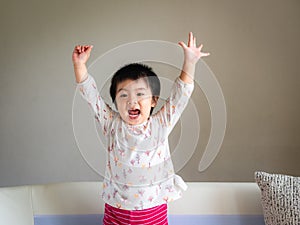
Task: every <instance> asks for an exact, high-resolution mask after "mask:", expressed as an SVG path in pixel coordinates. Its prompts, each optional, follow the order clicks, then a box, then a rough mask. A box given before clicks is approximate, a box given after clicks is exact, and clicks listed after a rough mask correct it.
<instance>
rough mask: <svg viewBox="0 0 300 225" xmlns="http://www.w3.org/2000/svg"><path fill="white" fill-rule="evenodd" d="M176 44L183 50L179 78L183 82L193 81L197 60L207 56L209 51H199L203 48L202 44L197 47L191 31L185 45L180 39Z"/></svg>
mask: <svg viewBox="0 0 300 225" xmlns="http://www.w3.org/2000/svg"><path fill="white" fill-rule="evenodd" d="M178 44H179V45H180V46H181V47H182V49H183V52H184V62H183V66H182V71H181V74H180V79H181V80H182V81H183V82H185V83H193V81H194V75H195V67H196V64H197V62H198V60H199V59H200V58H201V57H204V56H208V55H209V53H204V52H202V51H201V50H202V48H203V45H202V44H201V45H200V46H199V47H197V45H196V37H194V35H193V33H192V32H190V33H189V40H188V43H187V45H186V44H185V43H184V42H183V41H180V42H179V43H178Z"/></svg>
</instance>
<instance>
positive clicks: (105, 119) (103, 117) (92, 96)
mask: <svg viewBox="0 0 300 225" xmlns="http://www.w3.org/2000/svg"><path fill="white" fill-rule="evenodd" d="M78 87H79V91H80V94H81V96H82V97H83V98H84V99H85V100H86V101H87V102H88V104H89V106H90V107H91V109H92V110H93V112H94V114H95V119H96V120H97V122H98V123H99V124H100V126H101V128H102V132H103V134H104V135H106V134H107V133H108V128H109V126H110V123H111V121H112V118H113V117H114V116H115V114H116V112H115V111H113V110H112V109H111V108H110V107H109V106H108V105H107V104H106V103H105V102H104V100H103V99H102V97H101V96H100V94H99V91H98V88H97V85H96V82H95V80H94V78H93V77H92V76H91V75H89V76H88V78H87V79H86V80H85V81H84V82H82V83H79V84H78Z"/></svg>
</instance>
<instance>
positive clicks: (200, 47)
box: [198, 44, 203, 52]
mask: <svg viewBox="0 0 300 225" xmlns="http://www.w3.org/2000/svg"><path fill="white" fill-rule="evenodd" d="M202 48H203V44H201V45H199V47H198V50H199V51H200V52H201V50H202Z"/></svg>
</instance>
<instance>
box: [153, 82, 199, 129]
mask: <svg viewBox="0 0 300 225" xmlns="http://www.w3.org/2000/svg"><path fill="white" fill-rule="evenodd" d="M193 89H194V84H193V83H191V84H190V83H184V82H183V81H182V80H181V79H180V78H177V79H176V80H175V82H174V85H173V88H172V90H171V94H170V97H169V98H168V99H167V100H166V102H165V104H164V105H163V106H162V108H161V109H160V110H159V111H158V112H157V113H156V115H155V117H156V118H158V119H159V121H160V123H161V125H162V126H164V127H167V128H168V133H170V132H171V130H172V129H173V127H174V126H175V125H176V123H177V121H178V120H179V118H180V116H181V114H182V112H183V110H184V109H185V107H186V105H187V103H188V101H189V98H190V97H191V94H192V92H193Z"/></svg>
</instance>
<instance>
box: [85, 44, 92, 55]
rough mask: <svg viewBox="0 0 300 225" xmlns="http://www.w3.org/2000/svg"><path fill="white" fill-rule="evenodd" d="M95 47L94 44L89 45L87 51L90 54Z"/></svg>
mask: <svg viewBox="0 0 300 225" xmlns="http://www.w3.org/2000/svg"><path fill="white" fill-rule="evenodd" d="M93 47H94V46H93V45H87V49H86V52H87V53H88V54H90V53H91V51H92V48H93Z"/></svg>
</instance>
